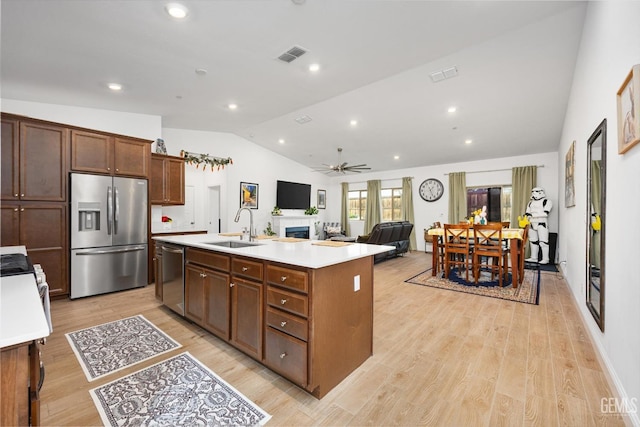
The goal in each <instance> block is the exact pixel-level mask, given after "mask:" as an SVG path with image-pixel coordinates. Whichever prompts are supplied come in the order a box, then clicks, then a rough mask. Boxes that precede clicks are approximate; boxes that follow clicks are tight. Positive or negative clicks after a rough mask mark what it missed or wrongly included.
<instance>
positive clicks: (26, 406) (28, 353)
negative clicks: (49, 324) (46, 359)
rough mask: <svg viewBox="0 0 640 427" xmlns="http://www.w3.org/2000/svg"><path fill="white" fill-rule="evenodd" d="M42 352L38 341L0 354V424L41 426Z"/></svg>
mask: <svg viewBox="0 0 640 427" xmlns="http://www.w3.org/2000/svg"><path fill="white" fill-rule="evenodd" d="M41 366H42V364H41V362H40V350H39V348H38V344H37V342H36V341H32V342H28V343H23V344H18V345H15V346H10V347H5V348H3V349H2V351H1V353H0V396H2V399H0V401H1V402H2V404H1V407H0V409H1V410H0V425H3V426H14V425H15V426H18V425H20V426H28V425H32V426H38V425H40V386H41V385H42V380H44V377H43V376H42V370H41Z"/></svg>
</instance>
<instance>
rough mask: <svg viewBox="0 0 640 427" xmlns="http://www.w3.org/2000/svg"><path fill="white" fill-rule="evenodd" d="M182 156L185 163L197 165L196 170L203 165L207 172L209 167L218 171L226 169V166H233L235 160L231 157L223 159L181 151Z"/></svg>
mask: <svg viewBox="0 0 640 427" xmlns="http://www.w3.org/2000/svg"><path fill="white" fill-rule="evenodd" d="M180 156H181V157H183V158H184V161H185V163H186V164H188V165H196V169H198V168H199V167H200V165H202V170H203V171H205V170H207V167H211V170H212V171H213V168H214V167H215V168H216V170H220V169H221V168H222V169H224V167H225V165H229V164H231V165H232V164H233V159H231V157H227V158H226V159H225V158H222V157H214V156H210V155H208V154H200V153H190V152H188V151H185V150H180Z"/></svg>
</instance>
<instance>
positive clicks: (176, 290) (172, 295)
mask: <svg viewBox="0 0 640 427" xmlns="http://www.w3.org/2000/svg"><path fill="white" fill-rule="evenodd" d="M160 248H161V250H162V303H163V304H164V305H166V306H167V307H169V308H170V309H171V310H173V311H175V312H176V313H178V314H179V315H181V316H184V274H183V273H184V247H182V246H174V245H169V244H166V243H162V245H161V246H160Z"/></svg>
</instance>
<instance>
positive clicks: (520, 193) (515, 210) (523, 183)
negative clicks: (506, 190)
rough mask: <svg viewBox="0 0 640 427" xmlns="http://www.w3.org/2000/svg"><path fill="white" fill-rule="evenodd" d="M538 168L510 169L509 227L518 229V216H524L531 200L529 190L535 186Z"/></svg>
mask: <svg viewBox="0 0 640 427" xmlns="http://www.w3.org/2000/svg"><path fill="white" fill-rule="evenodd" d="M537 177H538V167H537V166H522V167H518V168H513V169H511V191H512V193H511V218H510V219H511V227H513V228H517V227H518V216H524V213H525V212H526V210H527V203H529V200H530V199H531V189H532V188H534V187H535V186H536V185H537V184H536V183H537Z"/></svg>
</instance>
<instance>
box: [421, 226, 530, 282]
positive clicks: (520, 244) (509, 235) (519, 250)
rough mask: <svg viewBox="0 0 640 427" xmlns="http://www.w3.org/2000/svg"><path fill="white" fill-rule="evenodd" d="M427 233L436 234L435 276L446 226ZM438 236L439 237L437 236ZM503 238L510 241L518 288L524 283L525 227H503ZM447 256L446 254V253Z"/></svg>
mask: <svg viewBox="0 0 640 427" xmlns="http://www.w3.org/2000/svg"><path fill="white" fill-rule="evenodd" d="M427 233H428V234H429V235H430V236H434V239H433V251H432V252H433V253H432V256H433V262H432V265H433V268H432V269H431V274H432V275H433V276H435V275H436V274H438V271H439V265H438V253H439V251H440V247H441V245H443V242H442V239H441V238H442V237H443V236H444V228H432V229H430V230H427ZM469 233H470V234H471V233H473V229H472V228H470V229H469ZM436 236H437V237H436ZM502 238H503V239H505V240H508V241H509V252H510V256H511V278H512V280H511V282H512V283H513V287H514V288H517V287H518V284H519V283H522V280H523V278H524V274H523V271H522V270H521V268H520V266H521V265H523V264H522V263H521V261H522V260H523V259H524V250H525V243H526V242H524V241H523V240H524V229H522V228H503V229H502ZM445 256H446V254H445Z"/></svg>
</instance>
